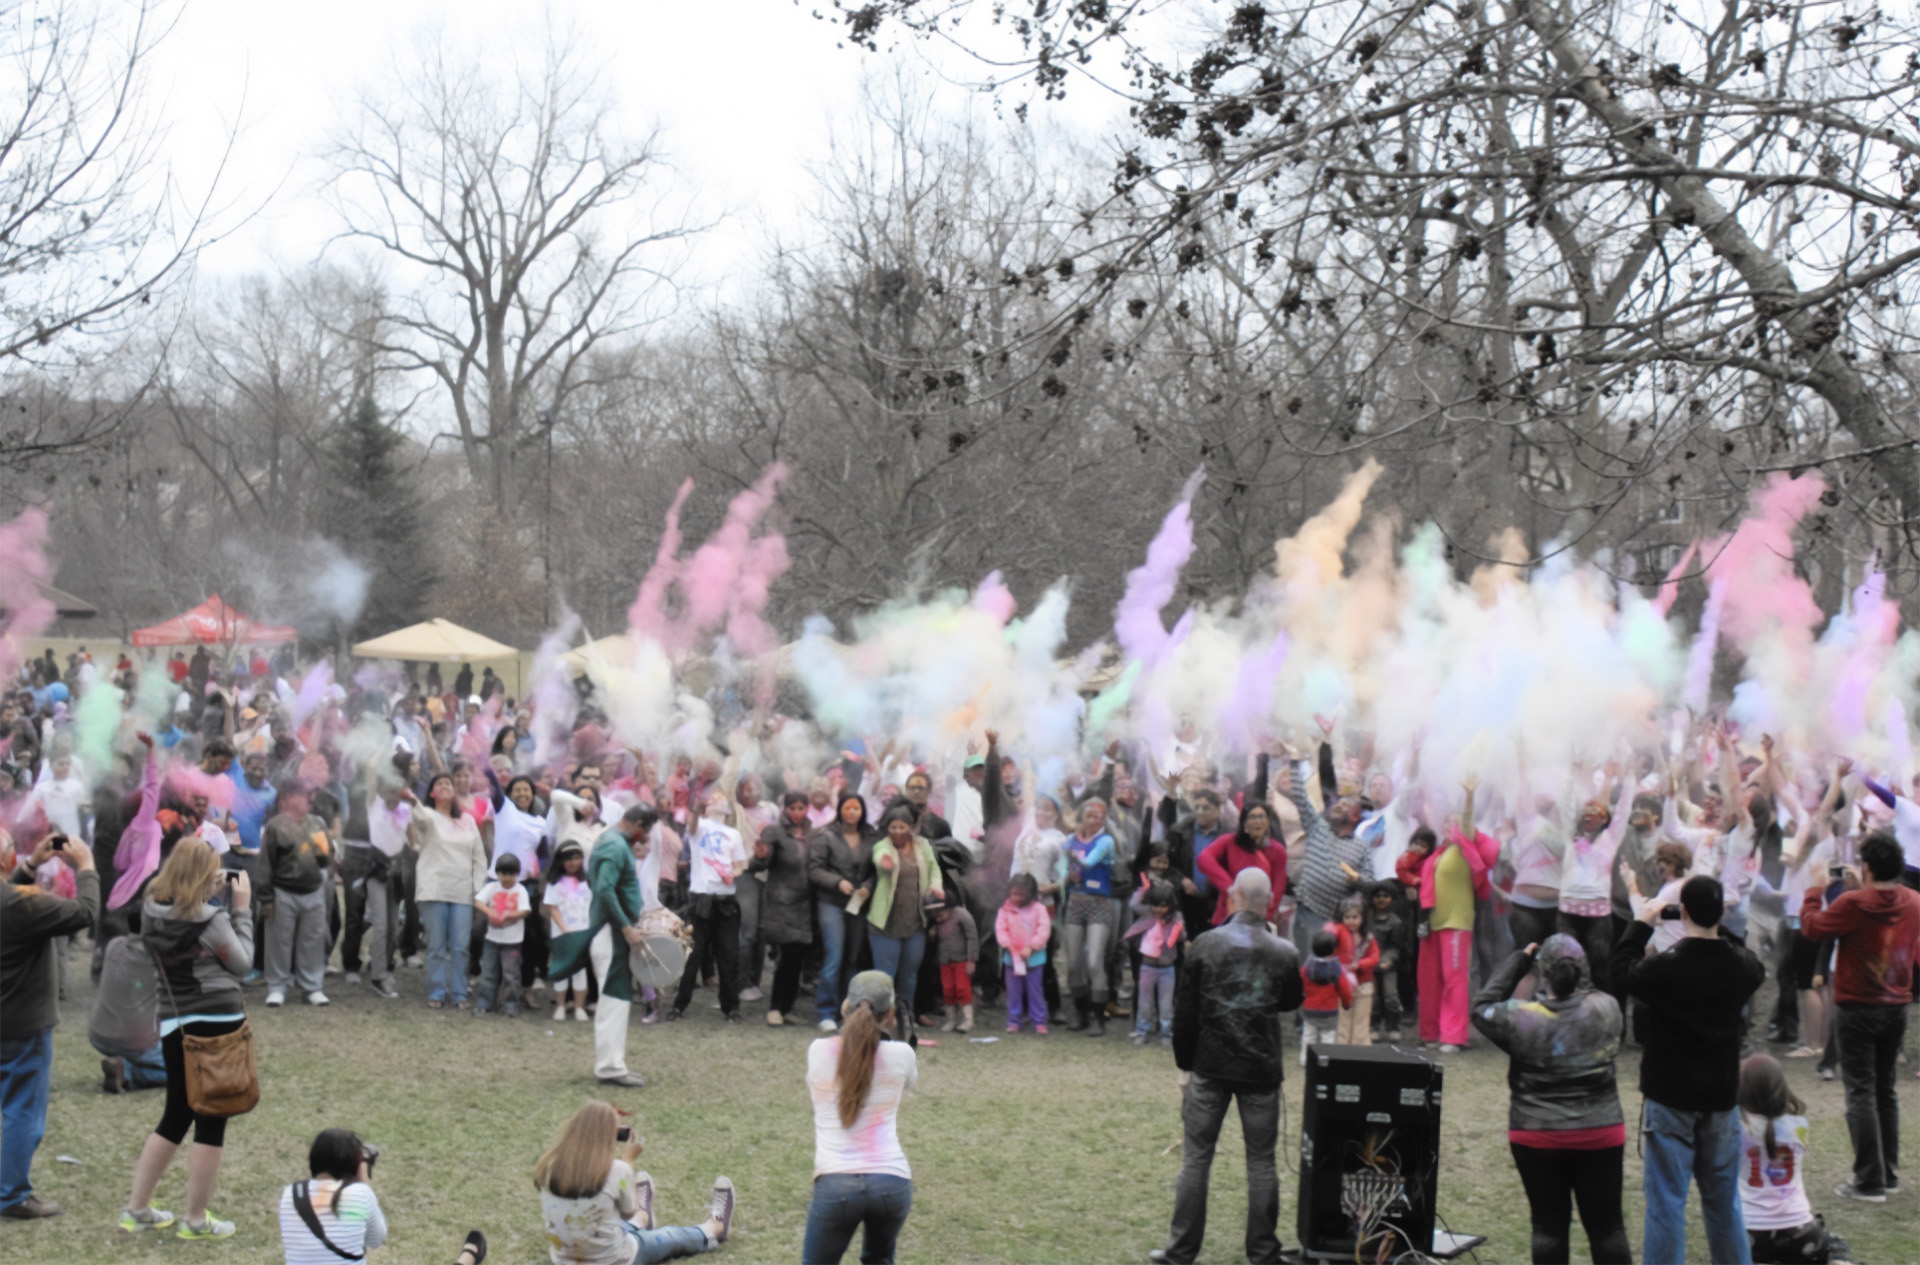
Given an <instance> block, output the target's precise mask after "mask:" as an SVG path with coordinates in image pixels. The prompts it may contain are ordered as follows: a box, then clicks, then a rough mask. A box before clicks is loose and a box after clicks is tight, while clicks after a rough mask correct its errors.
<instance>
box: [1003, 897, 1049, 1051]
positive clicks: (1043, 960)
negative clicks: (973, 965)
mask: <svg viewBox="0 0 1920 1265" xmlns="http://www.w3.org/2000/svg"><path fill="white" fill-rule="evenodd" d="M1052 930H1053V923H1052V920H1051V919H1050V918H1049V917H1048V916H1047V907H1046V906H1045V905H1043V904H1041V903H1040V885H1039V883H1038V882H1037V881H1036V880H1035V879H1034V877H1033V875H1031V874H1016V875H1014V876H1013V882H1012V884H1011V885H1009V887H1008V889H1007V903H1006V904H1004V905H1002V906H1000V912H999V913H997V914H995V915H994V919H993V937H994V939H995V940H996V941H997V942H998V943H999V945H1000V965H1001V966H1002V967H1003V968H1004V969H1005V971H1006V984H1007V1031H1008V1032H1018V1031H1020V1025H1021V1023H1022V1022H1024V1021H1025V1020H1027V1019H1028V1018H1031V1019H1032V1020H1033V1031H1034V1033H1035V1035H1037V1036H1043V1037H1044V1036H1046V1035H1047V994H1046V988H1045V983H1044V981H1045V976H1046V969H1047V936H1048V935H1049V934H1050V933H1051V932H1052Z"/></svg>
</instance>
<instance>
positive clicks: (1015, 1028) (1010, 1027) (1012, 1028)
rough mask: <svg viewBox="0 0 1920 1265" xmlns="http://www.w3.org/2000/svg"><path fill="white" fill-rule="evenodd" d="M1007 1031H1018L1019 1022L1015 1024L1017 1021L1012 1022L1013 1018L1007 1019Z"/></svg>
mask: <svg viewBox="0 0 1920 1265" xmlns="http://www.w3.org/2000/svg"><path fill="white" fill-rule="evenodd" d="M1007 1031H1008V1032H1010V1033H1012V1032H1018V1031H1020V1025H1019V1024H1017V1023H1015V1022H1013V1020H1011V1019H1009V1020H1007Z"/></svg>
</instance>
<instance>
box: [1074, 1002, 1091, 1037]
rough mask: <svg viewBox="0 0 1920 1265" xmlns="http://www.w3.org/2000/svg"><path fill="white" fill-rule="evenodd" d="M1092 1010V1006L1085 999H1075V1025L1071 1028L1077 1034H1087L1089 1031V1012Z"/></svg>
mask: <svg viewBox="0 0 1920 1265" xmlns="http://www.w3.org/2000/svg"><path fill="white" fill-rule="evenodd" d="M1092 1008H1093V1007H1092V1004H1091V1003H1090V1002H1088V1000H1087V999H1086V998H1085V997H1076V998H1074V999H1073V1016H1074V1017H1073V1023H1072V1024H1071V1025H1070V1026H1071V1027H1072V1028H1073V1030H1074V1031H1075V1032H1085V1031H1086V1030H1087V1022H1088V1012H1089V1011H1090V1010H1092Z"/></svg>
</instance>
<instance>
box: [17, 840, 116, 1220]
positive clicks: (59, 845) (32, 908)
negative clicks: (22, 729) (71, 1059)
mask: <svg viewBox="0 0 1920 1265" xmlns="http://www.w3.org/2000/svg"><path fill="white" fill-rule="evenodd" d="M56 854H57V855H58V856H59V857H60V859H61V860H62V861H64V862H66V863H67V864H68V865H70V866H72V867H73V870H74V878H75V881H76V885H77V888H78V890H77V892H76V894H75V898H74V899H73V900H63V899H61V898H60V897H58V896H55V895H53V894H52V893H51V892H47V891H43V890H42V889H41V888H39V887H37V886H35V885H34V881H33V876H34V872H35V871H36V870H38V869H39V868H40V866H42V865H44V864H45V863H46V861H47V858H49V857H51V856H54V855H56ZM0 875H4V876H6V878H7V881H6V882H4V883H0V1217H6V1218H8V1219H9V1220H13V1221H30V1220H33V1219H34V1218H36V1217H57V1216H59V1215H60V1205H59V1204H57V1203H55V1202H53V1201H52V1200H51V1199H40V1198H37V1197H36V1196H35V1195H34V1193H33V1182H32V1180H31V1179H30V1172H31V1170H32V1168H33V1153H34V1152H35V1151H37V1150H39V1149H40V1139H41V1137H42V1136H43V1135H44V1134H45V1133H46V1131H47V1091H48V1090H49V1088H50V1087H51V1085H52V1077H53V1025H54V1024H55V1023H57V1022H59V1019H60V1015H59V1012H58V1010H57V1008H56V1006H55V998H56V997H57V996H58V991H59V986H58V984H57V982H56V978H57V977H56V975H55V963H54V956H53V955H54V954H55V952H57V951H58V950H57V945H58V942H59V940H60V939H61V937H63V936H70V935H72V934H74V933H75V932H77V931H85V930H87V929H88V928H90V927H92V926H93V924H94V920H95V919H96V918H98V917H99V916H100V875H99V874H98V873H97V872H96V871H95V870H94V868H93V853H92V852H91V851H90V850H89V849H88V848H87V845H86V844H84V843H82V842H80V840H78V839H68V838H66V837H65V836H64V835H58V834H54V835H48V836H47V837H46V838H45V839H43V840H41V842H40V846H39V847H37V848H35V849H34V851H33V855H32V856H31V857H28V858H27V860H26V863H25V864H19V857H18V856H17V855H16V853H15V851H14V847H13V837H12V836H11V835H9V834H7V833H6V832H5V831H0Z"/></svg>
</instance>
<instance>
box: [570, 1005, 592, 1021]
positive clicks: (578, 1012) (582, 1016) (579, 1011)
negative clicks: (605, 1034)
mask: <svg viewBox="0 0 1920 1265" xmlns="http://www.w3.org/2000/svg"><path fill="white" fill-rule="evenodd" d="M573 1017H574V1018H575V1019H578V1020H579V1021H580V1022H581V1023H592V1022H593V1016H592V1015H590V1014H588V1013H587V1008H586V1007H585V1006H575V1007H574V1009H573Z"/></svg>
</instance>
